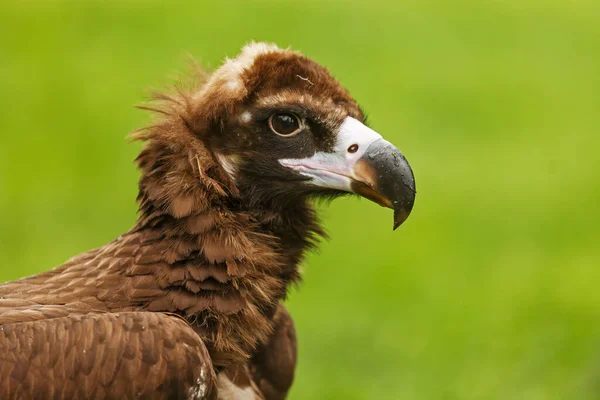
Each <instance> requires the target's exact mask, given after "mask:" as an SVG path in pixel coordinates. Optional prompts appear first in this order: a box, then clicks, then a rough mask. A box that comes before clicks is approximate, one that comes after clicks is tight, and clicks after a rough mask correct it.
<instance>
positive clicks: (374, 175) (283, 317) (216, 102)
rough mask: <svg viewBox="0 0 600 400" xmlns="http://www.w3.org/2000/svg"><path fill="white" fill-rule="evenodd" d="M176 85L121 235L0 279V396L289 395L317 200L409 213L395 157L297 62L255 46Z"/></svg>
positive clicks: (148, 135) (348, 100) (342, 94)
mask: <svg viewBox="0 0 600 400" xmlns="http://www.w3.org/2000/svg"><path fill="white" fill-rule="evenodd" d="M173 92H174V94H170V95H168V94H157V95H156V97H157V99H156V100H157V101H158V103H157V105H156V106H152V107H146V108H151V109H152V110H154V111H156V114H155V115H156V116H157V117H156V120H155V122H154V123H153V125H151V126H150V127H148V128H145V129H143V130H140V131H138V132H136V133H134V136H135V138H136V139H139V140H142V141H144V142H145V144H144V147H143V149H142V150H141V153H140V154H139V156H138V157H137V159H136V162H137V166H138V168H139V170H140V172H141V178H140V180H139V194H138V197H137V201H138V204H139V217H138V219H137V222H136V224H135V225H134V226H133V228H131V230H129V231H128V232H126V233H124V234H123V235H121V236H119V237H118V238H117V239H115V240H113V241H112V242H111V243H108V244H107V245H105V246H102V247H99V248H97V249H94V250H91V251H88V252H86V253H83V254H80V255H77V256H75V257H73V258H71V259H70V260H69V261H67V262H66V263H65V264H63V265H61V266H60V267H58V268H55V269H53V270H51V271H48V272H45V273H41V274H39V275H35V276H31V277H27V278H23V279H20V280H17V281H14V282H8V283H5V284H3V285H0V398H1V399H28V398H36V399H137V398H141V399H180V398H181V399H223V400H232V399H266V400H277V399H284V398H285V397H286V394H287V392H288V390H289V388H290V386H291V384H292V380H293V377H294V369H295V364H296V336H295V330H294V326H293V323H292V320H291V318H290V316H289V314H288V313H287V311H286V309H285V308H284V306H283V305H282V301H283V300H284V299H285V297H286V291H287V289H288V287H289V286H290V285H291V284H293V283H295V282H297V281H298V280H299V272H298V266H299V264H300V263H301V262H302V260H303V256H304V254H305V252H306V251H307V250H308V249H310V248H312V247H314V246H315V245H316V243H317V242H318V241H319V238H320V237H321V236H323V235H324V231H323V229H322V228H321V226H320V225H319V222H318V219H317V216H316V214H315V210H314V208H313V206H312V203H313V200H314V199H315V198H333V197H336V196H340V195H343V194H347V193H354V194H358V195H360V196H363V197H366V198H368V199H370V200H372V201H374V202H376V203H378V204H380V205H382V206H385V207H389V208H392V209H393V210H394V223H393V227H394V229H395V228H397V227H398V226H399V225H400V224H401V223H402V222H403V221H404V220H405V219H406V218H407V217H408V215H409V213H410V212H411V209H412V207H413V203H414V199H415V181H414V176H413V173H412V170H411V168H410V166H409V164H408V162H407V161H406V159H405V157H404V156H403V155H402V153H401V152H400V151H398V150H397V149H396V147H394V146H393V145H392V144H391V143H390V142H388V141H386V140H385V139H383V138H382V136H381V135H380V134H379V133H377V132H375V131H374V130H372V129H370V128H368V127H367V126H366V125H365V122H364V115H363V112H362V111H361V109H360V107H359V106H358V104H357V103H356V101H355V100H354V99H353V98H352V97H351V96H350V94H349V92H348V91H347V90H346V89H345V88H344V87H342V86H341V85H340V83H338V82H337V81H336V80H335V79H334V78H333V77H332V76H331V75H330V74H329V72H328V71H327V69H325V68H324V67H322V66H320V65H319V64H317V63H316V62H314V61H312V60H311V59H309V58H307V57H305V56H303V55H302V54H300V53H298V52H295V51H292V50H289V49H280V48H278V47H277V46H275V45H272V44H266V43H250V44H248V45H246V46H245V47H244V48H243V49H242V51H241V53H240V54H239V55H238V56H237V57H236V58H233V59H228V60H226V61H225V62H224V64H223V65H222V66H220V67H219V68H218V69H216V70H215V71H214V72H213V73H212V74H211V75H209V76H207V77H205V79H204V80H203V81H202V82H200V83H198V84H197V85H195V86H194V87H192V88H190V89H185V90H184V89H181V88H180V89H178V90H174V91H173Z"/></svg>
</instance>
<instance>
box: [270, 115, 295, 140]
mask: <svg viewBox="0 0 600 400" xmlns="http://www.w3.org/2000/svg"><path fill="white" fill-rule="evenodd" d="M301 127H302V125H301V124H300V118H298V116H296V115H295V114H289V113H280V114H273V115H271V116H270V117H269V128H271V130H272V131H273V132H274V133H276V134H277V135H279V136H292V135H295V134H296V133H298V132H300V129H301Z"/></svg>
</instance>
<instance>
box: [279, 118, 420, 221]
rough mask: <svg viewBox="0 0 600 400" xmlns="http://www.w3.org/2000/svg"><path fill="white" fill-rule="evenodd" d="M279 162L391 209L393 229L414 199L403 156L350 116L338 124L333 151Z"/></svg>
mask: <svg viewBox="0 0 600 400" xmlns="http://www.w3.org/2000/svg"><path fill="white" fill-rule="evenodd" d="M280 163H281V164H282V165H284V166H285V167H288V168H291V169H293V170H295V171H297V172H298V173H300V174H302V175H305V176H307V177H310V178H311V184H313V185H315V186H319V187H324V188H330V189H338V190H344V191H347V192H352V193H356V194H359V195H361V196H363V197H365V198H367V199H369V200H372V201H374V202H375V203H377V204H379V205H381V206H383V207H388V208H391V209H393V210H394V230H395V229H396V228H398V227H399V226H400V225H401V224H402V223H403V222H404V221H406V219H407V218H408V216H409V214H410V212H411V210H412V208H413V204H414V202H415V195H416V187H415V177H414V175H413V172H412V169H411V168H410V165H409V164H408V161H406V158H405V157H404V155H402V153H401V152H400V151H399V150H398V149H397V148H396V147H395V146H394V145H393V144H391V143H390V142H388V141H387V140H385V139H383V137H381V135H380V134H378V133H377V132H375V131H374V130H372V129H370V128H369V127H367V126H365V125H364V124H362V123H361V122H360V121H358V120H356V119H354V118H352V117H346V119H345V120H344V122H343V123H342V125H341V126H340V128H339V131H338V133H337V139H336V144H335V146H334V149H333V151H332V152H317V153H315V154H314V155H312V156H311V157H307V158H303V159H284V160H280Z"/></svg>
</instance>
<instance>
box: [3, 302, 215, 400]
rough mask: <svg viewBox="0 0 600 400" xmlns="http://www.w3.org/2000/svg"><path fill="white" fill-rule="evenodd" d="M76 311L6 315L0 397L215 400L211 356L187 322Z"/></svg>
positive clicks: (23, 309)
mask: <svg viewBox="0 0 600 400" xmlns="http://www.w3.org/2000/svg"><path fill="white" fill-rule="evenodd" d="M72 311H73V310H68V309H61V308H60V307H56V306H37V307H30V306H29V307H28V306H26V305H22V306H20V307H17V309H16V310H15V311H13V312H12V313H10V312H9V313H6V312H5V313H3V314H0V321H2V322H6V321H7V319H8V321H9V322H8V323H0V360H1V361H0V398H2V399H26V398H51V399H75V398H79V399H83V398H88V399H91V398H93V399H137V398H152V399H174V398H177V399H179V398H190V399H216V390H215V381H216V377H215V373H214V370H213V368H212V365H211V363H210V357H209V355H208V351H207V349H206V347H205V346H204V344H203V342H202V339H201V338H200V337H199V336H198V335H197V334H196V333H195V332H194V331H193V330H192V329H191V328H190V326H189V324H188V323H187V322H186V321H184V320H183V319H181V318H179V317H178V316H174V315H169V314H163V313H150V312H123V313H94V312H90V313H87V314H74V313H73V312H72ZM19 317H20V318H19ZM36 317H38V319H36ZM15 319H20V320H21V322H10V321H11V320H15Z"/></svg>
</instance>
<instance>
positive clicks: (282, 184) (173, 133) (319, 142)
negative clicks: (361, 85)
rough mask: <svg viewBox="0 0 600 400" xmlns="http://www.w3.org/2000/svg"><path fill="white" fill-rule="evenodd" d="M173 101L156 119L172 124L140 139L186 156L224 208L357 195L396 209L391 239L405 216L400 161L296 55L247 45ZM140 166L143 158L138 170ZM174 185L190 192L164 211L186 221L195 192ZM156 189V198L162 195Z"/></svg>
mask: <svg viewBox="0 0 600 400" xmlns="http://www.w3.org/2000/svg"><path fill="white" fill-rule="evenodd" d="M179 95H180V96H176V97H167V96H164V95H161V98H162V100H167V101H168V102H169V106H168V107H167V108H166V109H162V110H161V112H162V113H165V114H168V115H170V116H173V115H176V116H177V118H175V119H174V118H167V119H166V120H164V121H163V122H162V123H163V125H164V126H162V127H161V126H160V124H159V125H158V128H157V126H155V127H153V129H150V130H149V131H148V132H150V133H149V134H146V136H145V137H143V138H144V139H150V140H151V141H154V142H155V143H163V144H164V143H168V145H167V146H168V147H176V148H178V149H179V150H181V147H179V146H178V144H180V145H181V146H183V148H184V150H186V151H184V152H186V154H187V155H188V158H189V159H190V161H191V164H192V165H195V164H197V169H198V172H199V173H200V175H201V176H203V177H204V179H203V183H204V185H205V186H211V185H212V186H213V188H217V190H216V192H217V194H218V193H219V192H221V195H222V196H223V197H229V198H230V201H234V202H235V200H231V199H238V200H237V201H239V204H243V205H244V206H245V207H248V208H252V209H285V208H286V207H291V206H292V205H293V204H295V203H297V202H298V201H304V200H306V199H310V198H315V197H316V198H319V197H321V198H323V197H325V198H333V197H337V196H340V195H343V194H351V193H354V194H358V195H360V196H363V197H366V198H368V199H369V200H372V201H374V202H376V203H377V204H379V205H381V206H384V207H389V208H391V209H393V210H394V224H393V227H394V229H396V228H397V227H398V226H399V225H400V224H402V222H404V221H405V220H406V218H407V217H408V215H409V214H410V212H411V210H412V207H413V203H414V199H415V193H416V190H415V180H414V176H413V173H412V170H411V167H410V166H409V164H408V162H407V160H406V158H405V157H404V155H403V154H402V153H401V152H400V151H399V150H398V149H397V148H396V147H395V146H394V145H393V144H391V143H390V142H388V141H387V140H385V139H384V138H383V137H382V136H381V135H380V134H379V133H377V132H375V131H374V130H372V129H370V128H369V127H368V126H366V125H365V117H364V114H363V112H362V111H361V109H360V107H359V106H358V104H357V102H356V101H355V100H354V99H353V98H352V97H351V96H350V94H349V92H348V91H347V90H346V89H345V88H344V87H343V86H342V85H341V84H340V83H339V82H337V81H336V80H335V79H334V78H333V77H332V76H331V75H330V74H329V72H328V71H327V69H325V68H324V67H322V66H320V65H319V64H317V63H316V62H314V61H312V60H311V59H309V58H307V57H305V56H303V55H302V54H300V53H298V52H295V51H291V50H288V49H280V48H278V47H276V46H275V45H271V44H265V43H251V44H249V45H247V46H245V47H244V48H243V49H242V51H241V53H240V54H239V55H238V56H237V57H236V58H234V59H228V60H226V62H225V63H224V64H223V65H222V66H221V67H220V68H218V69H217V70H216V71H215V72H214V73H213V74H212V75H210V76H209V77H208V79H207V80H206V81H205V82H204V83H203V84H202V85H200V86H199V87H197V88H196V89H194V90H192V91H190V92H188V93H183V92H182V91H180V92H179ZM174 124H175V125H177V124H179V125H182V127H183V129H180V128H181V127H180V128H178V127H176V126H173V125H174ZM182 130H183V131H185V133H183V134H181V132H182ZM143 135H144V134H143V133H142V136H143ZM146 153H148V148H147V149H146ZM147 155H148V154H146V156H147ZM146 156H145V155H144V153H142V156H141V160H142V161H141V163H140V164H141V166H142V169H144V168H145V167H144V164H148V163H145V162H144V161H145V158H148V157H146ZM155 158H160V159H162V160H163V161H164V160H165V159H168V158H169V156H168V155H166V156H165V155H164V154H163V155H162V156H160V157H155ZM194 168H195V167H194ZM152 173H154V170H153V167H150V168H146V177H143V179H142V193H141V196H142V198H144V197H154V198H157V197H158V198H160V195H157V194H156V193H155V194H152V193H151V192H152V191H153V190H152V178H151V175H152ZM170 175H171V177H172V175H173V172H172V169H171V172H170ZM144 180H145V181H146V185H145V186H150V188H149V189H148V190H144ZM173 181H174V183H173V185H171V187H173V186H174V185H176V184H179V185H180V187H178V188H176V190H175V191H176V192H179V193H182V192H186V191H187V194H182V196H181V198H184V199H188V200H187V201H184V200H181V198H179V199H177V198H176V199H171V200H170V201H171V204H167V207H169V206H170V207H171V208H174V209H175V210H174V211H175V212H174V213H175V214H183V215H185V214H186V213H189V212H190V210H191V209H193V208H194V207H195V206H194V204H193V203H194V202H195V200H193V193H192V192H193V190H192V189H191V188H192V187H193V186H194V185H193V184H190V185H186V184H185V183H183V184H181V182H185V180H183V181H182V180H178V179H173ZM155 186H156V189H155V190H154V191H155V192H156V191H158V190H160V189H159V188H158V187H163V188H164V187H166V186H168V185H165V183H164V182H160V183H157V184H156V185H155ZM186 187H187V189H186ZM173 189H175V188H173ZM169 190H170V189H169ZM170 191H171V190H170ZM144 192H146V193H144ZM213 192H215V191H214V190H213ZM148 193H149V195H148ZM204 197H206V196H204ZM163 207H164V205H163Z"/></svg>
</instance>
